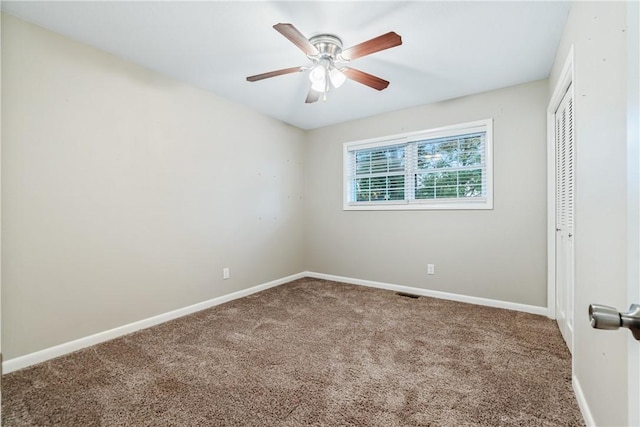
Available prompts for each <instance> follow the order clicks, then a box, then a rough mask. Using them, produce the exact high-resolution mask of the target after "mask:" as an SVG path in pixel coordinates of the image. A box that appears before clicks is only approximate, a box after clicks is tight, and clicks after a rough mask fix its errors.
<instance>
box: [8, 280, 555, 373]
mask: <svg viewBox="0 0 640 427" xmlns="http://www.w3.org/2000/svg"><path fill="white" fill-rule="evenodd" d="M303 277H312V278H316V279H325V280H333V281H337V282H344V283H350V284H354V285H361V286H368V287H371V288H380V289H388V290H392V291H396V292H408V293H412V294H416V295H424V296H428V297H434V298H440V299H446V300H452V301H460V302H466V303H470V304H477V305H485V306H489V307H497V308H505V309H508V310H516V311H523V312H526V313H533V314H540V315H544V316H546V315H547V308H546V307H536V306H532V305H525V304H518V303H514V302H507V301H498V300H492V299H486V298H478V297H471V296H466V295H458V294H450V293H447V292H439V291H431V290H427V289H421V288H413V287H410V286H401V285H393V284H390V283H383V282H374V281H370V280H360V279H353V278H349V277H342V276H334V275H330V274H321V273H314V272H310V271H306V272H303V273H298V274H294V275H291V276H287V277H283V278H281V279H277V280H273V281H271V282H268V283H263V284H261V285H257V286H254V287H252V288H249V289H243V290H241V291H238V292H233V293H231V294H228V295H223V296H220V297H217V298H213V299H210V300H208V301H203V302H200V303H197V304H193V305H190V306H188V307H183V308H180V309H177V310H173V311H170V312H167V313H163V314H159V315H157V316H153V317H149V318H147V319H143V320H139V321H137V322H133V323H129V324H128V325H123V326H119V327H117V328H113V329H110V330H108V331H104V332H99V333H97V334H94V335H90V336H87V337H83V338H79V339H77V340H74V341H70V342H67V343H64V344H60V345H56V346H54V347H49V348H45V349H43V350H40V351H36V352H34V353H30V354H27V355H24V356H20V357H16V358H13V359H9V360H6V361H4V362H3V363H2V370H3V373H5V374H8V373H10V372H13V371H17V370H19V369H23V368H26V367H28V366H31V365H35V364H36V363H41V362H45V361H47V360H50V359H53V358H56V357H60V356H64V355H65V354H69V353H72V352H74V351H77V350H81V349H83V348H86V347H90V346H92V345H95V344H100V343H102V342H105V341H108V340H112V339H114V338H118V337H121V336H123V335H126V334H130V333H132V332H135V331H138V330H140V329H144V328H149V327H151V326H155V325H158V324H160V323H164V322H167V321H169V320H173V319H176V318H178V317H182V316H186V315H188V314H191V313H195V312H197V311H200V310H205V309H207V308H210V307H213V306H216V305H219V304H223V303H225V302H228V301H231V300H234V299H238V298H242V297H245V296H247V295H251V294H254V293H256V292H260V291H263V290H265V289H269V288H272V287H275V286H279V285H282V284H284V283H288V282H291V281H293V280H296V279H301V278H303Z"/></svg>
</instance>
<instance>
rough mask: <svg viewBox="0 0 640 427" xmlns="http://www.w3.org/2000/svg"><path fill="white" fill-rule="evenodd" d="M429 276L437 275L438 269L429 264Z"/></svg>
mask: <svg viewBox="0 0 640 427" xmlns="http://www.w3.org/2000/svg"><path fill="white" fill-rule="evenodd" d="M427 274H436V267H435V266H434V265H433V264H427Z"/></svg>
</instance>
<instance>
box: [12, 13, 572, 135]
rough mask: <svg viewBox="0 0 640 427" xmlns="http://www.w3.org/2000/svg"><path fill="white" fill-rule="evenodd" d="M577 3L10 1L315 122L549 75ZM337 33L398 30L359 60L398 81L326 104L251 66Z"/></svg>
mask: <svg viewBox="0 0 640 427" xmlns="http://www.w3.org/2000/svg"><path fill="white" fill-rule="evenodd" d="M569 8H570V3H569V2H566V1H562V2H549V1H531V2H485V1H472V2H457V1H423V2H400V1H375V2H362V1H359V2H327V1H310V2H272V1H261V2H180V1H161V2H155V1H124V2H109V1H105V2H77V1H76V2H57V1H45V2H33V1H28V2H27V1H21V2H17V1H2V9H3V10H4V11H5V12H8V13H10V14H12V15H15V16H17V17H20V18H22V19H25V20H27V21H30V22H33V23H36V24H38V25H40V26H42V27H45V28H48V29H50V30H52V31H55V32H57V33H61V34H64V35H66V36H68V37H70V38H72V39H76V40H80V41H82V42H84V43H87V44H89V45H92V46H95V47H97V48H99V49H102V50H105V51H107V52H111V53H113V54H115V55H117V56H120V57H123V58H126V59H128V60H130V61H133V62H135V63H138V64H141V65H143V66H145V67H148V68H150V69H153V70H156V71H159V72H161V73H163V74H166V75H168V76H171V77H173V78H176V79H178V80H181V81H184V82H188V83H190V84H193V85H195V86H197V87H200V88H203V89H207V90H210V91H211V92H214V93H216V94H218V95H220V96H222V97H224V98H227V99H230V100H233V101H235V102H238V103H240V104H243V105H246V106H248V107H250V108H253V109H255V110H258V111H260V112H262V113H264V114H266V115H269V116H271V117H274V118H276V119H279V120H282V121H284V122H286V123H290V124H292V125H294V126H297V127H300V128H302V129H313V128H317V127H321V126H326V125H330V124H335V123H340V122H344V121H348V120H353V119H358V118H362V117H367V116H371V115H375V114H380V113H384V112H388V111H394V110H400V109H403V108H408V107H412V106H417V105H422V104H428V103H432V102H436V101H442V100H447V99H452V98H457V97H460V96H465V95H470V94H474V93H480V92H485V91H488V90H492V89H497V88H501V87H507V86H511V85H515V84H520V83H525V82H529V81H533V80H538V79H543V78H546V77H548V75H549V71H550V69H551V65H552V63H553V59H554V55H555V52H556V49H557V47H558V43H559V41H560V37H561V35H562V32H563V29H564V25H565V21H566V19H567V15H568V13H569ZM279 22H283V23H292V24H293V25H295V26H296V28H298V30H300V31H301V32H302V33H303V34H304V35H305V36H307V37H312V36H314V35H317V34H320V33H331V34H335V35H337V36H339V37H340V38H341V39H342V41H343V44H344V47H345V48H347V47H350V46H353V45H355V44H358V43H360V42H363V41H365V40H369V39H371V38H373V37H376V36H378V35H380V34H383V33H386V32H389V31H395V32H397V33H398V34H400V35H401V36H402V40H403V44H402V46H399V47H396V48H392V49H389V50H385V51H382V52H378V53H376V54H373V55H371V56H368V57H364V58H360V59H357V60H355V61H353V62H352V63H350V66H351V67H353V68H357V69H361V70H363V71H366V72H368V73H371V74H374V75H377V76H379V77H381V78H383V79H385V80H389V81H390V82H391V84H390V85H389V87H388V88H387V89H385V90H383V91H382V92H378V91H376V90H373V89H371V88H369V87H366V86H363V85H361V84H359V83H356V82H354V81H347V83H345V84H344V86H342V87H341V88H339V89H338V90H336V91H335V92H331V93H329V96H328V100H327V102H322V101H320V102H317V103H315V104H305V103H304V100H305V97H306V95H307V91H308V88H309V81H308V79H307V76H306V75H305V73H295V74H289V75H284V76H279V77H274V78H271V79H268V80H263V81H259V82H254V83H250V82H247V81H246V80H245V78H246V77H247V76H249V75H253V74H259V73H262V72H267V71H272V70H277V69H281V68H288V67H294V66H300V65H309V64H310V61H309V60H308V59H307V58H306V57H305V55H304V54H303V53H302V51H300V50H299V49H298V48H297V47H296V46H295V45H293V44H292V43H291V42H290V41H288V40H287V39H286V38H284V37H283V36H282V35H281V34H279V33H278V32H276V31H275V30H274V29H273V28H272V26H273V25H274V24H276V23H279Z"/></svg>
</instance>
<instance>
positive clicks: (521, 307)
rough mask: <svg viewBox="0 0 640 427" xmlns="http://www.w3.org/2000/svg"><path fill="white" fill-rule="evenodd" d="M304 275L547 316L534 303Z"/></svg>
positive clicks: (310, 275) (329, 276) (326, 276)
mask: <svg viewBox="0 0 640 427" xmlns="http://www.w3.org/2000/svg"><path fill="white" fill-rule="evenodd" d="M304 275H305V276H306V277H313V278H316V279H325V280H333V281H335V282H344V283H350V284H352V285H361V286H368V287H370V288H380V289H387V290H390V291H396V292H407V293H411V294H415V295H422V296H426V297H433V298H439V299H446V300H450V301H459V302H466V303H469V304H476V305H484V306H488V307H496V308H505V309H507V310H514V311H522V312H525V313H532V314H539V315H542V316H547V313H548V310H547V307H538V306H535V305H527V304H519V303H516V302H509V301H500V300H494V299H487V298H479V297H471V296H467V295H460V294H450V293H448V292H440V291H432V290H428V289H422V288H414V287H411V286H402V285H394V284H391V283H383V282H374V281H371V280H361V279H353V278H351V277H342V276H333V275H330V274H322V273H314V272H312V271H307V272H305V273H304Z"/></svg>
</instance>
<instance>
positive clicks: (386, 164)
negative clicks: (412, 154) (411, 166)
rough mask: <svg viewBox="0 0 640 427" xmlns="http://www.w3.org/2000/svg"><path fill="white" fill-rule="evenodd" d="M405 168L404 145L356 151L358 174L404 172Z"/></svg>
mask: <svg viewBox="0 0 640 427" xmlns="http://www.w3.org/2000/svg"><path fill="white" fill-rule="evenodd" d="M404 168H405V149H404V146H395V147H384V148H379V149H375V150H368V151H363V152H359V151H358V152H356V174H357V175H364V174H370V173H372V174H373V173H388V172H402V171H404Z"/></svg>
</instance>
